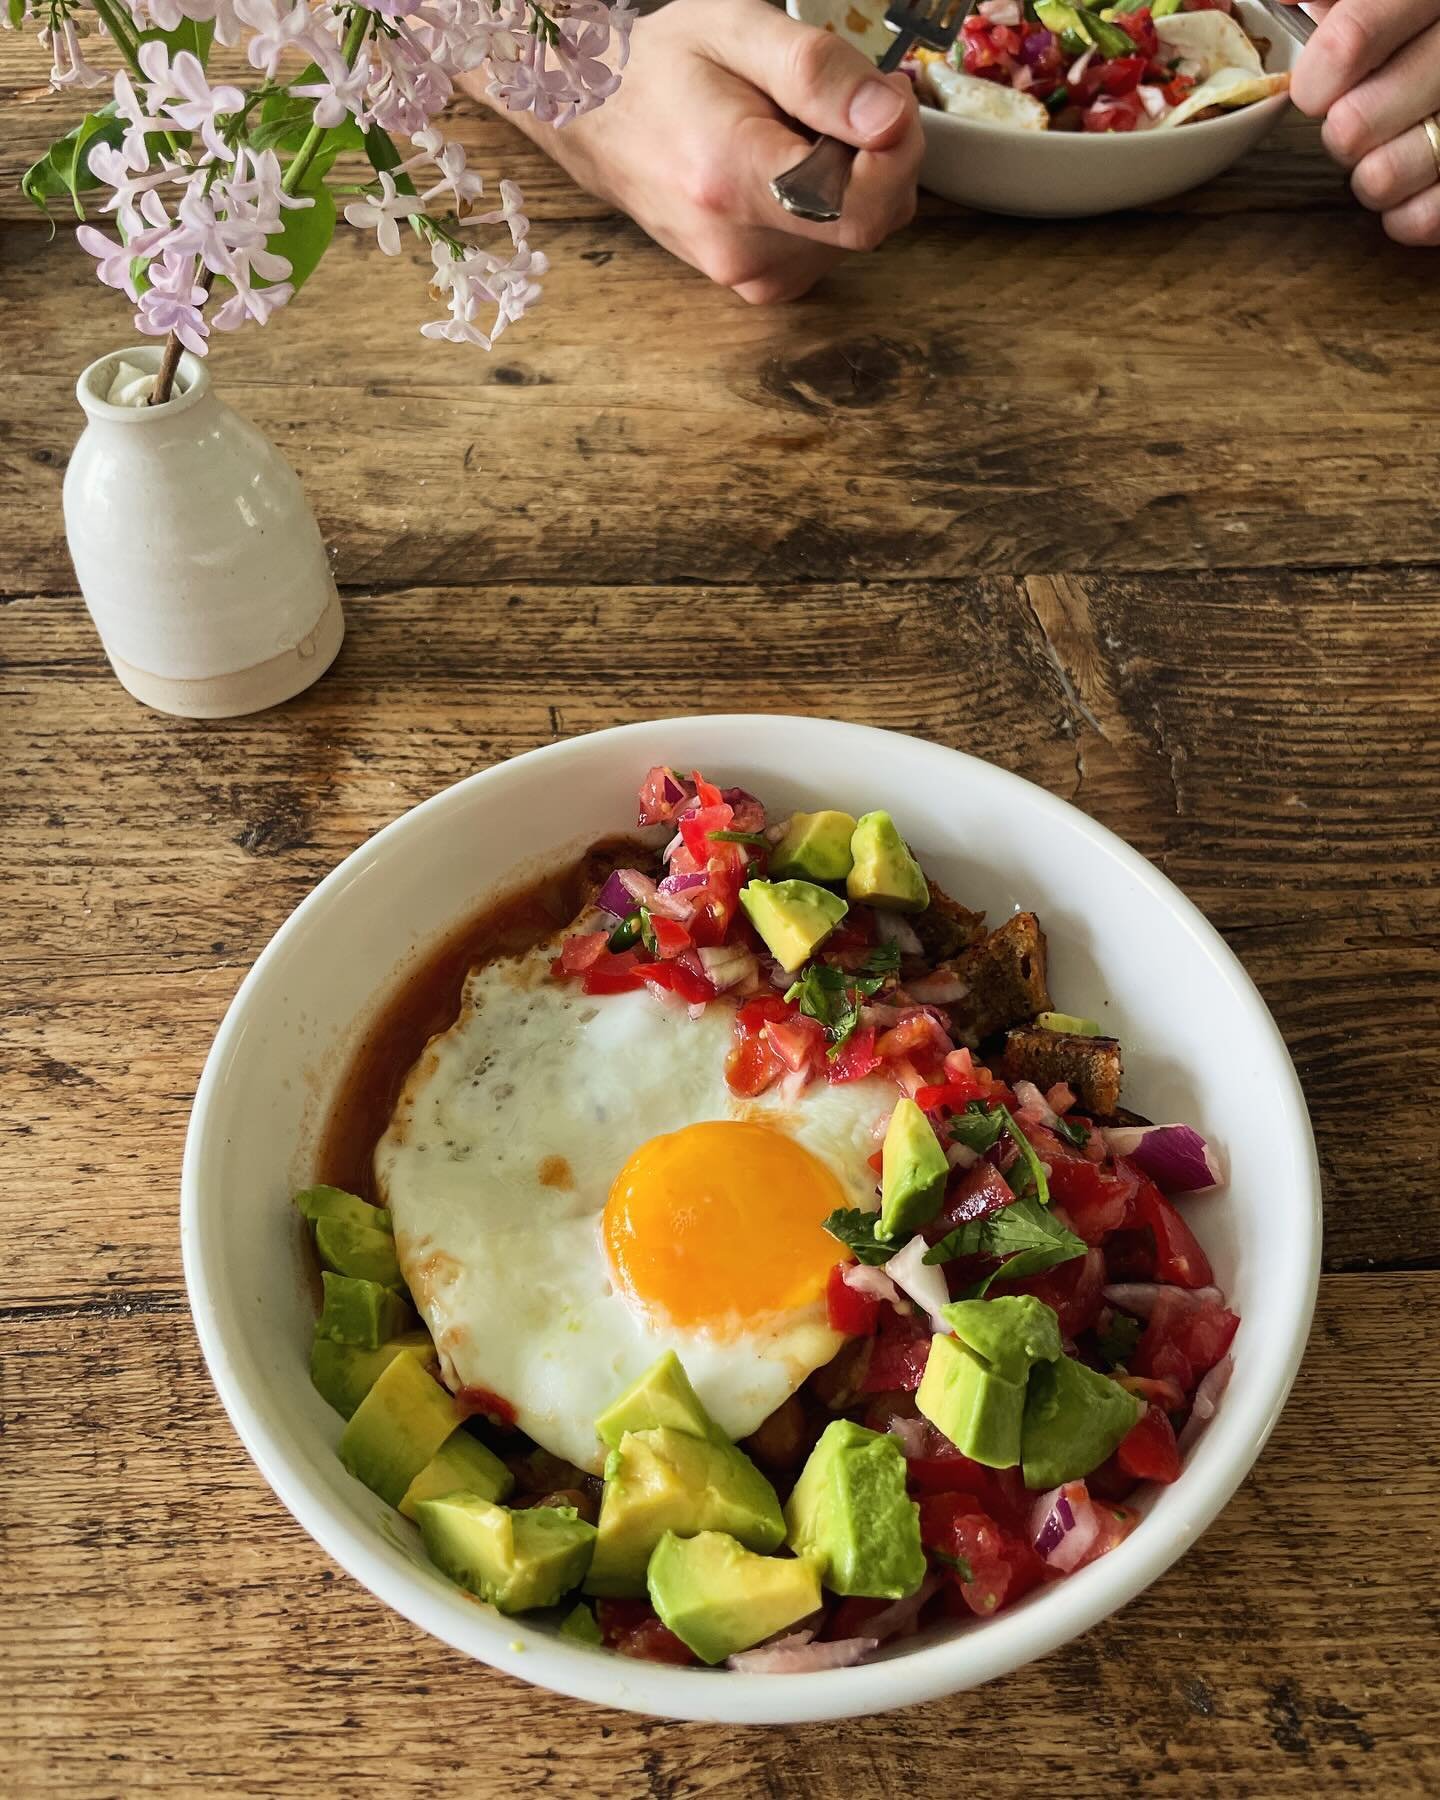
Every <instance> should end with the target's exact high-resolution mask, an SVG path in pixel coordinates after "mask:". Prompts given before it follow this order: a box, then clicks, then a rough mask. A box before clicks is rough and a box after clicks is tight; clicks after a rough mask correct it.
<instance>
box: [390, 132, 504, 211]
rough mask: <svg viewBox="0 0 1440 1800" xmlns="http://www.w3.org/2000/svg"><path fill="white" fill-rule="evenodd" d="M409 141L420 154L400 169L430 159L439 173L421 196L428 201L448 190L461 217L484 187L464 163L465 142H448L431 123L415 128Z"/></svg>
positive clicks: (413, 167) (413, 168) (416, 166)
mask: <svg viewBox="0 0 1440 1800" xmlns="http://www.w3.org/2000/svg"><path fill="white" fill-rule="evenodd" d="M410 142H411V143H412V144H417V145H418V146H419V147H420V154H419V155H418V156H412V157H411V158H410V159H409V160H408V161H407V162H403V163H401V164H400V168H401V170H403V171H404V173H406V174H407V175H408V174H410V173H411V172H412V171H413V170H415V169H419V168H422V167H423V166H424V165H425V164H426V163H430V164H432V165H433V167H434V168H435V170H436V171H437V173H438V174H439V176H440V179H439V180H438V181H437V182H436V183H435V185H434V186H433V187H430V188H426V189H424V190H423V191H422V193H421V195H420V198H421V200H423V201H424V202H425V203H426V204H427V205H428V204H429V202H430V201H432V200H435V199H437V198H438V197H439V196H440V195H442V194H449V195H450V196H451V197H452V198H453V200H454V203H455V211H456V212H457V213H459V214H460V215H461V216H462V217H463V216H464V214H465V213H467V212H468V211H469V210H470V206H471V203H472V201H474V200H477V199H478V198H479V196H480V195H481V194H482V193H484V191H485V183H484V181H483V180H482V179H481V177H480V176H478V175H477V174H475V172H474V171H473V170H471V169H467V168H466V166H465V147H464V145H463V144H452V143H448V142H447V141H446V140H445V139H444V138H443V137H442V136H441V135H440V133H439V132H438V131H437V130H436V129H435V127H434V126H433V125H427V126H426V127H425V129H424V130H423V131H417V132H415V133H414V134H413V136H412V137H411V139H410ZM516 191H517V192H518V191H519V190H518V189H517V190H516Z"/></svg>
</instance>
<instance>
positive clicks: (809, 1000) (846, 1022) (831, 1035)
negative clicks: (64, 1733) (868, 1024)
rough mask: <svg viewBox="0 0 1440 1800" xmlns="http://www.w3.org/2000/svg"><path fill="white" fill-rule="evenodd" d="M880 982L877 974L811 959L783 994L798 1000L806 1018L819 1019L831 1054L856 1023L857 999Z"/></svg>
mask: <svg viewBox="0 0 1440 1800" xmlns="http://www.w3.org/2000/svg"><path fill="white" fill-rule="evenodd" d="M884 985H885V981H884V977H883V976H881V975H852V974H850V973H849V972H848V971H847V970H845V969H836V968H834V967H832V966H831V965H830V964H829V963H811V964H810V966H809V968H808V969H806V971H805V973H804V974H803V975H802V976H801V977H800V979H799V980H798V981H796V982H793V983H792V984H791V985H790V987H789V988H788V989H787V990H786V994H785V998H786V999H787V1000H797V1001H799V1003H800V1010H801V1012H802V1013H804V1014H805V1015H806V1017H807V1018H811V1019H818V1020H819V1021H820V1023H821V1024H822V1025H823V1026H824V1027H825V1035H826V1037H827V1038H828V1039H829V1040H830V1054H831V1056H834V1055H835V1054H836V1053H837V1052H838V1051H839V1050H840V1048H841V1046H842V1045H843V1044H844V1043H845V1041H846V1040H847V1039H848V1038H849V1036H850V1034H851V1032H852V1031H854V1029H855V1027H856V1026H857V1025H858V1024H859V1023H860V1002H861V1001H862V1000H864V999H868V998H869V996H870V995H871V994H873V993H876V992H877V991H878V990H879V989H880V988H882V987H883V986H884Z"/></svg>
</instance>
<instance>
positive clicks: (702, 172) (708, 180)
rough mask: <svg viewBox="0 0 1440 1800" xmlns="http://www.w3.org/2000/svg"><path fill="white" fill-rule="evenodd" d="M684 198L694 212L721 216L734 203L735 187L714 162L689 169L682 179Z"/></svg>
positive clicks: (729, 209)
mask: <svg viewBox="0 0 1440 1800" xmlns="http://www.w3.org/2000/svg"><path fill="white" fill-rule="evenodd" d="M684 192H685V198H686V199H687V200H688V201H689V203H690V204H691V206H693V207H694V208H695V210H696V212H701V213H709V214H712V215H713V216H715V217H717V218H723V217H724V216H725V215H726V214H727V213H729V212H730V211H731V209H732V208H733V206H734V204H735V187H734V183H733V182H732V180H731V178H730V176H729V175H728V174H727V173H726V171H725V170H724V169H722V168H720V167H718V166H717V165H715V164H702V165H701V166H700V167H698V168H694V169H691V170H690V172H689V174H688V175H687V176H686V178H685V181H684Z"/></svg>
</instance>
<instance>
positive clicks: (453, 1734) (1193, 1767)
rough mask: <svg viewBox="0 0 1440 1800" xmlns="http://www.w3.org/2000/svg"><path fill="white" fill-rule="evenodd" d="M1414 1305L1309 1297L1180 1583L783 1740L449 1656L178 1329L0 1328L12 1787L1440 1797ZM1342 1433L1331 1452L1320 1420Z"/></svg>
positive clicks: (1363, 1280) (1398, 1291) (35, 1319)
mask: <svg viewBox="0 0 1440 1800" xmlns="http://www.w3.org/2000/svg"><path fill="white" fill-rule="evenodd" d="M1437 1304H1440V1277H1437V1276H1435V1275H1427V1276H1412V1277H1400V1278H1395V1277H1391V1278H1385V1279H1380V1278H1373V1277H1370V1278H1367V1277H1331V1278H1329V1279H1327V1281H1326V1282H1325V1284H1324V1287H1323V1290H1322V1298H1321V1310H1320V1315H1319V1318H1318V1321H1317V1325H1316V1330H1315V1333H1314V1336H1313V1338H1312V1342H1311V1347H1310V1353H1309V1357H1308V1359H1307V1362H1306V1366H1305V1368H1304V1370H1303V1371H1302V1374H1301V1379H1300V1383H1299V1386H1298V1387H1297V1389H1296V1392H1295V1394H1294V1396H1293V1398H1292V1400H1291V1402H1290V1405H1289V1407H1288V1409H1287V1411H1286V1413H1285V1415H1284V1417H1283V1418H1282V1419H1281V1421H1280V1424H1279V1427H1278V1428H1277V1430H1276V1433H1275V1436H1274V1438H1273V1440H1272V1442H1271V1445H1270V1447H1269V1448H1268V1449H1267V1450H1266V1452H1265V1454H1264V1456H1263V1457H1262V1459H1261V1462H1260V1465H1259V1468H1258V1470H1257V1471H1256V1473H1255V1474H1254V1476H1253V1477H1252V1478H1251V1479H1250V1481H1249V1482H1247V1484H1246V1485H1245V1486H1244V1488H1242V1490H1241V1492H1240V1493H1239V1494H1238V1495H1237V1496H1236V1498H1235V1499H1234V1500H1233V1501H1232V1503H1231V1505H1230V1506H1229V1508H1228V1509H1227V1511H1226V1512H1225V1513H1224V1515H1223V1516H1222V1517H1221V1519H1220V1520H1219V1521H1218V1522H1217V1523H1216V1525H1215V1526H1214V1527H1212V1529H1211V1531H1210V1532H1209V1533H1208V1534H1207V1536H1206V1537H1205V1538H1204V1539H1203V1541H1202V1542H1201V1543H1200V1544H1199V1545H1198V1546H1197V1547H1196V1548H1195V1549H1193V1550H1192V1551H1191V1553H1190V1554H1189V1556H1188V1557H1187V1558H1186V1559H1185V1560H1184V1561H1183V1562H1182V1563H1181V1564H1179V1565H1178V1567H1177V1568H1175V1569H1174V1570H1172V1571H1171V1573H1170V1574H1169V1575H1167V1576H1166V1577H1165V1578H1164V1579H1163V1580H1162V1581H1160V1582H1159V1583H1157V1585H1156V1586H1155V1587H1154V1588H1152V1589H1151V1590H1150V1591H1149V1592H1148V1593H1147V1594H1145V1595H1144V1596H1142V1597H1141V1598H1140V1599H1139V1600H1137V1601H1136V1602H1135V1603H1134V1604H1133V1605H1132V1606H1130V1607H1129V1608H1127V1609H1126V1611H1125V1612H1123V1613H1122V1614H1120V1615H1119V1616H1118V1617H1117V1618H1116V1619H1114V1620H1112V1621H1110V1622H1109V1623H1108V1624H1106V1625H1104V1626H1102V1627H1100V1628H1099V1629H1098V1630H1097V1631H1095V1632H1093V1633H1091V1634H1090V1635H1089V1636H1087V1637H1086V1638H1084V1639H1083V1640H1081V1641H1080V1642H1079V1643H1077V1644H1075V1645H1072V1646H1071V1647H1069V1648H1068V1649H1066V1650H1062V1651H1060V1652H1058V1653H1057V1654H1056V1655H1054V1656H1052V1657H1050V1658H1049V1659H1048V1660H1047V1661H1046V1662H1044V1663H1043V1664H1042V1665H1040V1666H1037V1667H1034V1668H1031V1669H1027V1670H1022V1671H1021V1672H1019V1673H1018V1674H1016V1675H1014V1676H1012V1677H1010V1678H1009V1679H1008V1680H1006V1681H1004V1682H1002V1683H999V1684H996V1685H994V1686H992V1687H989V1688H987V1689H985V1690H983V1691H982V1692H981V1693H978V1694H974V1695H970V1696H960V1697H957V1698H955V1699H953V1700H945V1701H937V1702H934V1703H932V1704H930V1705H927V1706H924V1707H921V1708H918V1709H915V1710H913V1711H909V1712H906V1713H903V1714H894V1715H891V1716H889V1717H881V1718H875V1719H868V1720H857V1721H854V1722H851V1723H846V1724H845V1725H843V1726H841V1727H838V1728H835V1727H810V1728H798V1729H791V1730H786V1731H775V1732H764V1731H759V1730H725V1731H720V1730H717V1729H715V1728H713V1727H706V1726H698V1725H683V1724H663V1723H658V1722H655V1721H648V1720H642V1719H634V1718H630V1717H627V1716H623V1715H620V1714H615V1713H611V1712H609V1711H604V1710H599V1709H594V1710H592V1709H587V1708H583V1707H580V1706H579V1705H578V1704H576V1703H572V1702H568V1701H565V1700H561V1699H558V1698H554V1697H551V1696H548V1695H545V1694H543V1693H541V1692H540V1691H539V1690H536V1689H531V1688H528V1687H525V1686H523V1685H521V1684H520V1683H518V1682H515V1681H512V1680H510V1679H508V1678H506V1677H502V1676H498V1675H494V1674H491V1673H489V1672H488V1671H486V1670H485V1669H484V1668H483V1667H481V1666H479V1665H477V1664H473V1663H469V1662H466V1661H464V1660H462V1659H461V1658H460V1657H459V1656H458V1655H456V1654H455V1653H454V1652H452V1651H449V1650H447V1649H445V1648H444V1647H443V1646H441V1645H439V1644H437V1643H435V1642H433V1641H431V1640H429V1639H427V1638H425V1637H423V1636H422V1635H421V1634H420V1633H418V1632H417V1631H415V1630H414V1629H413V1628H412V1627H411V1626H409V1625H408V1624H406V1623H405V1622H404V1621H403V1620H401V1619H399V1618H398V1617H396V1616H395V1615H393V1614H390V1613H388V1612H386V1611H384V1610H383V1609H382V1608H381V1607H380V1606H379V1604H378V1603H377V1602H375V1601H374V1600H372V1599H371V1598H370V1596H369V1595H368V1594H366V1593H365V1592H364V1591H363V1590H362V1589H360V1588H359V1587H358V1586H356V1585H355V1584H354V1583H352V1582H351V1581H350V1580H349V1579H348V1578H347V1577H345V1576H344V1575H341V1574H339V1573H338V1572H337V1571H336V1570H334V1569H333V1568H331V1567H330V1566H329V1565H328V1563H327V1562H326V1560H325V1558H324V1557H323V1555H322V1554H321V1553H320V1552H319V1550H317V1549H316V1548H315V1546H314V1545H313V1544H312V1543H311V1542H310V1541H309V1540H308V1539H307V1538H306V1537H305V1536H304V1535H303V1534H302V1533H301V1531H300V1530H299V1528H298V1527H297V1526H296V1525H295V1524H294V1523H293V1522H292V1521H291V1520H290V1519H289V1517H288V1516H287V1514H286V1513H285V1512H284V1510H283V1508H282V1507H281V1506H280V1504H279V1502H278V1501H277V1500H276V1499H275V1498H274V1497H273V1496H272V1495H271V1494H270V1492H269V1490H268V1489H267V1488H266V1487H265V1485H264V1483H263V1481H262V1480H261V1478H260V1476H259V1474H258V1473H257V1472H256V1471H255V1470H254V1469H253V1468H252V1467H251V1466H250V1464H249V1463H248V1462H247V1461H246V1459H245V1456H244V1453H243V1452H242V1450H241V1449H240V1446H239V1444H238V1442H237V1441H236V1439H235V1438H234V1436H233V1434H232V1432H231V1431H230V1428H229V1426H228V1424H227V1422H226V1420H225V1418H224V1416H223V1414H222V1412H221V1409H220V1407H219V1404H218V1402H217V1401H216V1399H215V1397H214V1395H213V1393H212V1391H211V1390H210V1387H209V1384H208V1381H207V1378H206V1376H205V1373H204V1370H203V1368H202V1366H201V1364H200V1359H199V1355H198V1352H197V1350H196V1347H195V1344H194V1341H193V1338H192V1336H191V1332H190V1327H189V1322H188V1320H187V1319H185V1318H184V1317H183V1316H182V1315H181V1314H180V1313H178V1312H175V1311H168V1312H163V1313H149V1314H146V1315H145V1316H138V1317H132V1318H114V1319H107V1318H97V1317H95V1316H92V1315H86V1314H79V1315H73V1316H65V1315H64V1314H53V1313H38V1314H35V1315H32V1316H29V1317H25V1318H19V1319H13V1320H12V1321H10V1322H9V1323H7V1327H6V1341H7V1346H8V1349H7V1353H6V1356H5V1358H4V1360H3V1362H0V1382H3V1389H0V1407H3V1412H4V1415H5V1418H6V1421H7V1424H8V1425H10V1427H11V1434H10V1436H9V1437H8V1438H7V1442H8V1444H9V1449H8V1451H7V1464H6V1475H7V1485H8V1487H9V1489H10V1491H11V1493H12V1494H13V1495H15V1496H16V1497H17V1498H18V1499H19V1500H20V1503H19V1504H17V1505H16V1506H14V1507H12V1508H11V1509H10V1510H9V1521H8V1528H7V1542H6V1579H5V1582H4V1584H3V1586H0V1655H3V1658H4V1663H5V1668H6V1680H5V1683H4V1687H3V1693H4V1700H3V1703H0V1746H3V1752H4V1757H5V1764H6V1768H7V1772H8V1775H9V1779H10V1783H11V1786H12V1788H13V1789H14V1791H16V1792H17V1793H23V1794H32V1793H40V1792H47V1793H48V1792H51V1791H60V1790H62V1789H63V1791H64V1792H66V1793H67V1794H72V1795H75V1796H77V1800H81V1797H88V1796H92V1795H95V1796H100V1795H110V1794H115V1795H121V1794H124V1795H130V1794H134V1793H136V1792H138V1791H141V1790H142V1789H143V1790H145V1791H149V1790H150V1789H151V1788H158V1789H163V1790H165V1791H170V1792H184V1793H202V1792H203V1793H221V1792H225V1793H229V1792H244V1793H246V1794H255V1795H270V1794H274V1795H282V1794H283V1795H286V1796H290V1795H304V1794H325V1795H331V1794H335V1793H337V1792H345V1793H371V1792H376V1793H378V1792H382V1791H383V1792H386V1793H394V1794H402V1795H403V1794H419V1793H422V1792H430V1793H433V1792H441V1793H451V1792H464V1793H467V1794H479V1795H486V1796H489V1795H496V1796H499V1795H508V1794H514V1793H519V1792H522V1791H523V1792H536V1793H547V1794H548V1793H557V1794H559V1793H582V1794H585V1795H592V1794H593V1795H596V1796H599V1797H606V1800H608V1797H611V1796H615V1797H619V1796H631V1795H652V1796H654V1795H666V1796H672V1797H674V1800H680V1797H681V1796H685V1797H687V1800H688V1797H690V1796H701V1795H709V1794H717V1795H718V1794H725V1795H734V1796H745V1797H748V1796H752V1795H753V1796H757V1797H758V1796H773V1795H776V1794H787V1795H788V1794H800V1793H804V1794H807V1795H811V1794H813V1795H815V1796H816V1797H817V1800H842V1797H843V1796H847V1795H853V1794H856V1793H865V1794H877V1793H883V1794H891V1793H895V1794H898V1793H902V1792H914V1791H916V1790H917V1789H921V1790H928V1789H929V1788H931V1787H933V1786H935V1784H936V1783H937V1781H939V1780H942V1779H944V1778H945V1777H944V1772H945V1771H947V1770H948V1771H952V1772H953V1770H954V1769H955V1768H956V1767H964V1766H967V1765H969V1766H981V1767H983V1768H984V1771H985V1777H984V1789H985V1792H986V1793H987V1794H995V1795H1011V1794H1013V1795H1022V1794H1033V1793H1036V1792H1041V1793H1047V1792H1065V1793H1075V1794H1077V1795H1083V1796H1089V1795H1095V1796H1107V1797H1108V1796H1112V1795H1114V1794H1117V1793H1121V1794H1137V1795H1138V1794H1144V1795H1147V1796H1151V1795H1153V1796H1165V1797H1174V1800H1189V1797H1190V1796H1192V1795H1194V1794H1197V1793H1206V1792H1212V1791H1224V1792H1225V1793H1227V1794H1235V1795H1237V1796H1241V1797H1251V1796H1253V1797H1255V1800H1271V1797H1272V1796H1276V1795H1282V1794H1285V1795H1288V1794H1296V1795H1309V1794H1314V1793H1316V1792H1320V1793H1350V1792H1358V1791H1360V1790H1361V1789H1366V1790H1370V1791H1375V1792H1387V1793H1392V1794H1395V1795H1401V1796H1408V1795H1420V1794H1423V1793H1426V1792H1433V1791H1434V1790H1435V1787H1436V1785H1437V1783H1440V1739H1437V1733H1436V1727H1435V1713H1436V1705H1437V1701H1440V1690H1437V1678H1436V1672H1435V1659H1434V1634H1435V1629H1436V1625H1437V1622H1440V1621H1437V1617H1436V1612H1435V1607H1434V1604H1433V1600H1432V1598H1431V1595H1430V1593H1429V1589H1428V1587H1427V1585H1426V1583H1425V1582H1424V1581H1423V1580H1416V1579H1415V1573H1416V1571H1417V1570H1422V1571H1423V1570H1424V1569H1425V1568H1427V1567H1429V1566H1430V1565H1431V1564H1432V1563H1433V1561H1434V1559H1435V1556H1436V1554H1437V1552H1440V1539H1437V1534H1436V1525H1435V1520H1434V1509H1433V1505H1432V1504H1431V1502H1432V1498H1433V1495H1432V1492H1431V1487H1432V1484H1431V1479H1430V1473H1429V1470H1430V1468H1431V1467H1432V1466H1433V1461H1434V1458H1435V1456H1436V1455H1437V1454H1440V1436H1437V1431H1436V1425H1435V1420H1436V1418H1437V1416H1440V1386H1437V1378H1436V1367H1435V1362H1434V1358H1433V1357H1432V1356H1431V1355H1430V1354H1429V1348H1430V1340H1429V1335H1428V1325H1427V1320H1428V1318H1429V1317H1430V1316H1431V1314H1432V1313H1433V1310H1434V1308H1435V1307H1436V1305H1437ZM1401 1370H1403V1372H1404V1375H1403V1379H1396V1373H1397V1371H1401ZM1241 1378H1243V1371H1242V1376H1241ZM1360 1418H1363V1419H1364V1421H1365V1426H1364V1431H1363V1437H1362V1438H1359V1439H1357V1438H1356V1437H1354V1436H1352V1435H1350V1434H1349V1433H1348V1432H1346V1431H1345V1428H1344V1427H1343V1426H1342V1421H1345V1420H1347V1419H1348V1420H1352V1421H1353V1420H1356V1419H1360ZM17 1424H18V1426H19V1427H20V1429H19V1430H18V1431H17V1430H15V1429H14V1428H15V1426H16V1425H17ZM1342 1433H1344V1435H1345V1442H1346V1449H1347V1450H1348V1451H1349V1453H1350V1454H1349V1458H1348V1460H1347V1461H1346V1462H1345V1464H1344V1467H1345V1475H1344V1480H1343V1482H1337V1481H1336V1478H1335V1475H1336V1469H1337V1467H1338V1466H1339V1462H1338V1458H1339V1456H1340V1455H1341V1449H1340V1446H1339V1444H1338V1443H1337V1436H1339V1435H1341V1434H1342Z"/></svg>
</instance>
